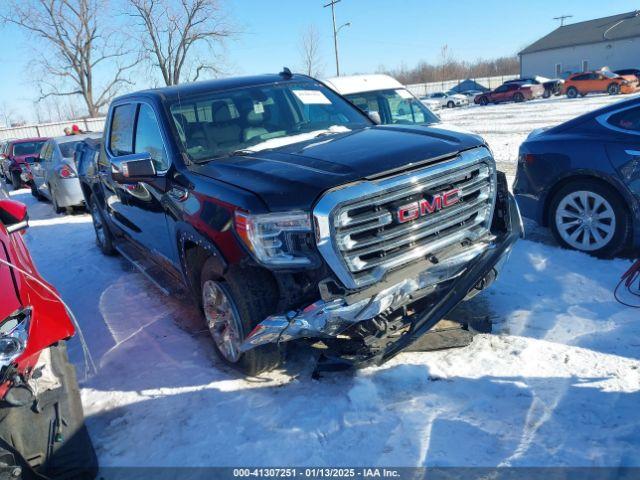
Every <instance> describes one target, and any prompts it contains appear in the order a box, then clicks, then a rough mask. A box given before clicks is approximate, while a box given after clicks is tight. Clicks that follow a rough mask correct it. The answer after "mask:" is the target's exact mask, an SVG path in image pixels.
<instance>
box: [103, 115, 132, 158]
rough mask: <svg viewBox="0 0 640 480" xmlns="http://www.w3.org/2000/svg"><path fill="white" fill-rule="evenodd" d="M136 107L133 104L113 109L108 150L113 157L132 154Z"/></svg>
mask: <svg viewBox="0 0 640 480" xmlns="http://www.w3.org/2000/svg"><path fill="white" fill-rule="evenodd" d="M135 112H136V106H135V104H133V103H128V104H126V105H118V106H117V107H115V108H114V109H113V116H112V120H111V134H110V136H109V149H110V150H111V153H113V155H115V156H116V157H117V156H120V155H129V154H131V153H133V121H134V116H135Z"/></svg>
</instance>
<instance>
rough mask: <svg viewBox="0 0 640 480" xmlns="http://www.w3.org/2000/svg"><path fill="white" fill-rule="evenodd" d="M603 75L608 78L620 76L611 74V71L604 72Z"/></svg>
mask: <svg viewBox="0 0 640 480" xmlns="http://www.w3.org/2000/svg"><path fill="white" fill-rule="evenodd" d="M600 73H602V75H604V76H605V77H607V78H616V77H617V76H618V75H616V74H615V73H612V72H610V71H609V70H603V71H602V72H600Z"/></svg>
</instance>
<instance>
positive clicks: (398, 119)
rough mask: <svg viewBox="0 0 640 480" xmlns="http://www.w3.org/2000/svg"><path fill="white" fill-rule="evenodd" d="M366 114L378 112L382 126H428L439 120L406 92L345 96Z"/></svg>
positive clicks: (387, 91)
mask: <svg viewBox="0 0 640 480" xmlns="http://www.w3.org/2000/svg"><path fill="white" fill-rule="evenodd" d="M345 97H346V98H348V99H349V100H350V101H351V102H352V103H353V104H354V105H355V106H356V107H358V108H359V109H360V110H362V111H363V112H366V113H371V112H378V113H379V114H380V119H381V120H382V123H383V124H385V125H386V124H404V125H410V124H413V125H415V124H417V125H429V124H432V123H439V122H440V119H439V118H438V117H437V116H436V115H435V114H433V113H431V110H429V109H428V108H427V107H426V106H425V105H424V104H423V103H422V102H421V101H419V100H418V99H416V98H415V97H414V96H413V95H412V94H411V93H410V92H409V91H408V90H405V89H397V90H377V91H374V92H363V93H352V94H350V95H345Z"/></svg>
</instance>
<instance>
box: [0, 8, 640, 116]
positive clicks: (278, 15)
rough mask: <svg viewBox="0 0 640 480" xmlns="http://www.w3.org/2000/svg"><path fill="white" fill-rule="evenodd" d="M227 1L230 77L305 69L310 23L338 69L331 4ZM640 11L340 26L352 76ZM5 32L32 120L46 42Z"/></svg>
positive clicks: (460, 14) (509, 13)
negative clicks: (34, 58) (33, 63)
mask: <svg viewBox="0 0 640 480" xmlns="http://www.w3.org/2000/svg"><path fill="white" fill-rule="evenodd" d="M113 1H114V6H113V7H112V11H111V12H109V15H108V18H109V19H110V21H113V22H114V23H115V24H116V25H120V24H121V23H123V22H124V16H123V15H122V13H123V12H122V8H117V7H116V6H115V5H116V3H115V2H123V1H125V0H113ZM221 1H222V2H223V5H224V6H225V9H226V10H227V11H228V12H229V17H230V19H231V20H232V21H233V23H234V24H235V25H236V26H237V27H238V28H239V30H241V31H242V32H243V33H242V34H240V35H239V36H238V37H237V38H236V39H235V40H233V41H230V42H228V44H227V46H226V52H225V59H226V70H227V72H229V73H230V74H253V73H265V72H277V71H279V70H280V68H281V67H282V66H284V65H287V66H289V67H291V68H292V69H295V68H296V67H299V66H300V65H301V60H300V53H299V43H300V41H299V39H300V35H301V33H302V32H303V31H304V30H305V29H306V28H307V27H308V26H309V25H314V26H315V27H316V28H317V30H318V32H319V34H320V36H321V55H322V60H323V63H324V73H325V75H326V76H330V75H332V74H334V73H335V63H334V57H333V40H332V25H331V14H330V9H329V8H323V7H322V6H323V5H324V3H326V2H325V1H323V0H277V1H276V0H271V1H270V0H221ZM327 1H328V0H327ZM636 8H640V4H639V3H638V2H637V1H632V0H606V1H602V0H563V1H562V2H558V1H557V0H528V1H511V2H508V1H504V0H501V1H498V0H483V1H481V2H480V1H471V0H457V1H453V2H452V1H435V0H342V1H341V3H339V4H338V5H337V7H336V16H337V22H338V23H339V24H342V23H346V22H351V26H350V27H347V28H344V29H342V31H341V32H340V60H341V67H342V68H341V69H342V73H343V74H349V73H366V72H371V71H375V70H376V69H377V68H378V67H379V66H381V65H384V66H386V67H387V68H393V67H397V66H399V65H401V64H404V65H406V66H408V67H412V66H414V65H415V64H416V63H417V62H419V61H421V60H425V61H428V62H437V59H438V55H439V52H440V48H441V47H442V46H443V45H445V44H446V45H448V46H449V51H450V52H451V54H452V56H453V57H454V58H456V59H458V60H468V61H472V60H475V59H478V58H493V57H498V56H504V55H511V54H515V53H517V52H518V51H519V50H521V49H522V48H524V47H525V46H526V45H527V44H529V43H531V42H533V41H535V40H537V39H538V38H539V37H541V36H543V35H545V34H547V33H548V32H550V31H551V30H553V29H554V28H556V27H557V26H558V22H557V21H556V20H553V17H556V16H558V15H564V14H567V15H574V17H573V18H571V19H569V20H568V22H577V21H581V20H589V19H593V18H598V17H603V16H607V15H613V14H617V13H623V12H627V11H632V10H634V9H636ZM0 28H2V29H1V30H0V45H2V48H1V49H0V65H2V67H1V69H2V75H0V109H3V108H8V109H10V110H11V111H12V113H13V114H14V116H16V115H17V116H21V117H23V118H24V119H26V120H32V119H33V118H34V116H33V114H32V113H31V111H32V110H33V102H34V100H35V99H36V98H37V97H38V93H37V88H36V87H35V85H34V82H35V81H37V78H34V77H35V75H34V73H33V71H32V70H30V69H29V58H30V56H31V54H32V48H33V47H34V46H35V47H36V48H37V45H36V44H34V40H33V39H32V38H29V36H27V35H26V34H24V33H22V32H20V31H19V30H17V29H16V28H15V27H0ZM134 80H135V83H136V85H135V87H133V88H134V89H137V88H145V87H148V86H150V85H149V78H148V75H145V74H143V72H138V73H137V74H136V75H135V78H134ZM79 105H81V103H79ZM1 118H2V112H0V121H1Z"/></svg>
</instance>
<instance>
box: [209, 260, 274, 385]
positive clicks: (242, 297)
mask: <svg viewBox="0 0 640 480" xmlns="http://www.w3.org/2000/svg"><path fill="white" fill-rule="evenodd" d="M200 290H201V295H202V309H203V311H204V317H205V321H206V323H207V328H208V329H209V332H210V334H211V338H212V339H213V346H214V349H215V351H216V354H217V355H218V357H219V358H220V359H221V360H222V361H223V362H224V363H225V364H227V365H229V366H231V367H233V368H235V369H237V370H239V371H241V372H242V373H243V374H245V375H249V376H253V375H257V374H259V373H260V372H264V371H267V370H272V369H273V368H276V367H277V366H278V365H280V363H281V354H280V351H279V349H278V346H277V345H276V344H267V345H262V346H260V347H257V348H254V349H252V350H249V351H248V352H245V353H242V352H240V345H241V344H242V341H243V340H244V338H245V337H246V336H247V335H248V334H249V333H250V332H251V330H253V328H254V327H255V326H256V325H257V324H258V323H259V322H261V321H262V320H264V319H265V318H267V317H268V316H269V315H271V314H273V313H274V312H275V310H276V303H277V299H278V292H277V288H276V285H275V284H274V281H273V279H272V278H271V277H270V276H269V275H268V273H267V272H264V271H262V270H260V269H256V268H238V269H235V270H232V271H230V272H228V273H227V274H226V275H225V276H224V278H220V277H219V276H218V275H217V270H216V268H215V259H209V260H207V261H206V262H205V264H204V266H203V268H202V273H201V288H200Z"/></svg>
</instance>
